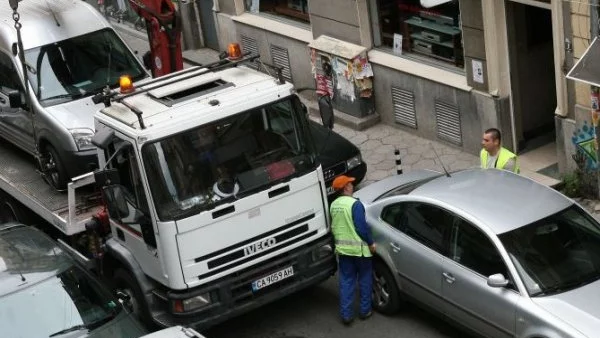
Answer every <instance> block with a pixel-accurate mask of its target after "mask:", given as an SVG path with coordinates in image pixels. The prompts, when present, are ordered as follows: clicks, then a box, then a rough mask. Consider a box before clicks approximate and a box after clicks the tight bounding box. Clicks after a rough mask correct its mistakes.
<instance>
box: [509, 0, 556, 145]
mask: <svg viewBox="0 0 600 338" xmlns="http://www.w3.org/2000/svg"><path fill="white" fill-rule="evenodd" d="M506 25H507V33H508V51H509V63H510V82H511V91H512V95H511V96H512V109H513V118H514V120H513V121H512V123H513V124H514V129H513V130H514V134H515V140H516V142H517V144H516V147H515V148H516V149H513V150H516V152H517V153H523V152H527V151H530V150H533V149H537V148H540V147H542V146H545V145H546V146H547V145H548V144H549V143H553V142H554V141H555V139H556V133H555V126H554V111H555V109H556V104H557V103H556V84H555V78H554V75H555V74H554V47H553V41H552V38H553V37H552V11H551V10H550V9H547V8H541V7H535V6H532V5H526V4H523V3H518V2H513V1H507V2H506Z"/></svg>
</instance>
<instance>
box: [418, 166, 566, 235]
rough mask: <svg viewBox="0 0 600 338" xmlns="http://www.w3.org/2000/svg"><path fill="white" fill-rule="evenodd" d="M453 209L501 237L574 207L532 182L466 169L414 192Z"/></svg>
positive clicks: (493, 171)
mask: <svg viewBox="0 0 600 338" xmlns="http://www.w3.org/2000/svg"><path fill="white" fill-rule="evenodd" d="M409 195H411V196H419V197H423V198H427V199H431V200H436V201H438V202H441V203H444V204H447V205H450V206H452V207H454V208H458V209H460V210H462V211H463V212H465V213H467V214H469V215H471V216H472V217H475V218H477V219H479V220H480V221H481V222H482V223H484V224H486V225H487V226H488V227H489V228H490V230H491V231H493V232H495V233H496V234H501V233H504V232H507V231H511V230H513V229H516V228H519V227H521V226H523V225H527V224H530V223H532V222H534V221H536V220H539V219H542V218H544V217H547V216H550V215H552V214H554V213H557V212H559V211H561V210H564V209H565V208H567V207H569V206H570V205H572V204H573V202H572V201H571V200H570V199H568V198H566V197H565V196H564V195H562V194H560V193H559V192H557V191H555V190H553V189H552V188H549V187H546V186H544V185H542V184H539V183H537V182H535V181H533V180H531V179H529V178H526V177H523V176H521V175H517V174H514V173H512V172H509V171H504V170H496V169H467V170H463V171H458V172H455V173H453V174H451V176H450V177H446V176H441V177H438V178H436V179H433V180H431V181H429V182H427V183H425V184H423V185H421V186H420V187H417V188H416V189H414V190H413V191H412V192H410V194H409Z"/></svg>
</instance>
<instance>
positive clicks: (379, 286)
mask: <svg viewBox="0 0 600 338" xmlns="http://www.w3.org/2000/svg"><path fill="white" fill-rule="evenodd" d="M374 263H375V264H374V266H373V307H374V308H375V309H376V310H377V311H379V312H381V313H383V314H393V313H395V312H396V311H398V308H399V306H400V296H399V292H398V288H397V287H396V281H395V279H394V277H393V275H392V274H391V272H390V270H389V269H388V268H387V267H386V266H385V264H384V263H383V262H382V261H380V260H376V261H375V262H374Z"/></svg>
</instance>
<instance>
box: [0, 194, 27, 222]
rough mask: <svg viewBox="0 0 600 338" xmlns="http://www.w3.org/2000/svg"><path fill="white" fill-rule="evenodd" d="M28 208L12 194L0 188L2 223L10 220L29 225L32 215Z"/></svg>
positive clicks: (0, 219)
mask: <svg viewBox="0 0 600 338" xmlns="http://www.w3.org/2000/svg"><path fill="white" fill-rule="evenodd" d="M29 213H30V211H28V210H27V208H25V207H24V206H23V205H22V204H21V203H19V202H18V201H17V200H15V199H14V198H13V197H12V196H10V195H9V194H7V193H6V192H4V191H1V190H0V224H2V223H8V222H17V223H23V224H25V225H29V221H30V217H28V216H27V215H28V214H29Z"/></svg>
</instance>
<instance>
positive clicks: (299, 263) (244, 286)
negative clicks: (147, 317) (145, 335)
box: [153, 234, 337, 330]
mask: <svg viewBox="0 0 600 338" xmlns="http://www.w3.org/2000/svg"><path fill="white" fill-rule="evenodd" d="M328 245H329V246H330V248H331V250H330V251H329V252H327V253H326V254H324V253H323V252H322V249H321V248H323V247H326V246H328ZM320 250H321V253H320V254H316V252H319V251H320ZM290 266H292V267H293V270H294V275H293V276H291V277H289V278H286V279H283V280H280V281H279V282H276V283H273V284H271V285H268V286H266V287H264V288H262V289H259V290H257V291H254V290H253V288H252V282H253V281H255V280H257V279H260V278H261V277H264V276H267V275H269V274H271V273H273V272H276V271H280V270H282V269H285V268H286V267H290ZM336 269H337V263H336V258H335V254H334V252H333V240H332V236H331V235H330V234H327V236H325V237H324V238H320V239H318V240H316V241H314V242H312V243H310V244H308V245H306V246H303V247H301V248H298V249H296V250H294V251H291V252H287V253H285V254H282V255H279V256H277V257H275V258H273V259H271V260H269V261H267V262H261V263H259V264H258V265H256V266H253V267H250V268H248V269H246V270H242V271H239V272H236V273H234V274H232V275H231V276H227V277H224V278H222V279H219V280H216V281H214V282H211V283H209V284H207V285H203V286H200V287H198V288H194V289H190V290H188V291H187V292H173V291H170V292H167V293H166V294H164V295H162V296H161V297H158V298H161V299H162V300H163V301H164V303H163V304H162V306H160V308H161V309H165V308H166V309H171V311H160V313H156V312H153V313H154V316H153V317H154V320H155V322H156V323H157V324H158V325H160V326H164V327H169V326H174V325H182V326H187V327H192V328H194V329H197V330H202V329H206V328H209V327H211V326H214V325H216V324H219V323H221V322H223V321H226V320H228V319H230V318H232V317H235V316H238V315H241V314H243V313H245V312H248V311H250V310H252V309H255V308H258V307H260V306H262V305H264V304H267V303H270V302H272V301H275V300H277V299H280V298H282V297H285V296H287V295H289V294H292V293H294V292H297V291H299V290H301V289H304V288H307V287H309V286H312V285H316V284H319V283H321V282H322V281H324V280H326V279H327V278H329V277H331V276H332V275H334V274H335V272H336ZM206 293H210V294H211V295H212V296H211V299H212V301H211V303H210V304H209V305H207V306H205V307H204V308H201V309H199V310H196V311H191V312H188V313H174V311H173V310H172V305H171V304H173V301H174V300H176V299H188V298H190V297H193V296H195V295H199V294H206ZM165 303H168V304H165Z"/></svg>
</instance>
